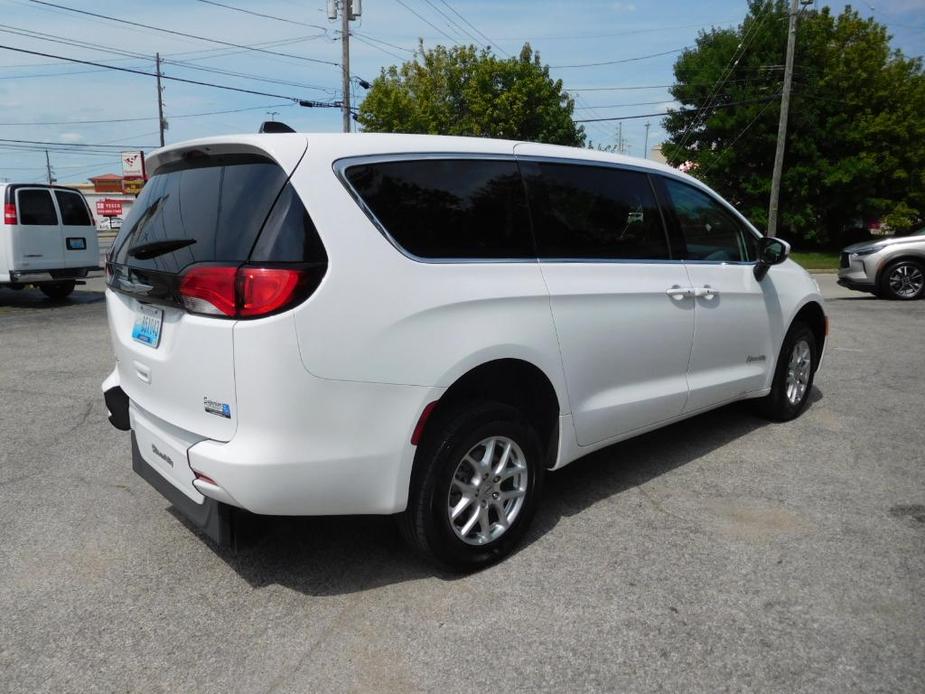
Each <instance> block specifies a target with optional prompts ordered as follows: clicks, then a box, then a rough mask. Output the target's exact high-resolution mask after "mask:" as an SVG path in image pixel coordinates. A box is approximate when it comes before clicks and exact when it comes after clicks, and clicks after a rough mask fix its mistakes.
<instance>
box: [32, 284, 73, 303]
mask: <svg viewBox="0 0 925 694" xmlns="http://www.w3.org/2000/svg"><path fill="white" fill-rule="evenodd" d="M76 286H77V282H75V281H74V280H68V281H64V282H53V283H51V284H40V285H39V289H41V290H42V294H44V295H45V296H47V297H48V298H49V299H51V300H52V301H61V300H62V299H66V298H67V297H69V296H70V295H71V292H73V291H74V287H76Z"/></svg>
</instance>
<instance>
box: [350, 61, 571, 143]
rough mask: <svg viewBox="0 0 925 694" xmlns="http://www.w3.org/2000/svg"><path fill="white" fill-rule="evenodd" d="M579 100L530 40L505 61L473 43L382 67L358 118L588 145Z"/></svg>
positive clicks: (377, 126) (385, 126)
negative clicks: (578, 119) (575, 116)
mask: <svg viewBox="0 0 925 694" xmlns="http://www.w3.org/2000/svg"><path fill="white" fill-rule="evenodd" d="M574 106H575V104H574V101H573V99H572V98H571V97H570V96H569V95H568V93H567V92H565V91H564V90H563V88H562V80H554V79H552V78H551V77H550V76H549V67H548V66H545V65H543V64H542V63H541V62H540V56H539V53H534V52H533V50H532V49H531V48H530V45H529V44H525V45H524V47H523V49H522V50H521V52H520V55H519V56H517V57H512V58H507V59H501V58H498V57H497V56H495V55H494V54H492V53H491V52H490V51H488V50H482V51H478V50H477V49H476V48H475V46H457V47H454V48H445V47H444V46H437V47H436V48H434V49H431V50H425V49H424V47H423V45H422V46H421V47H420V48H419V49H418V52H417V53H416V54H415V57H414V59H413V60H411V61H409V62H406V63H404V64H403V65H401V66H400V67H396V66H391V67H389V68H388V69H383V70H382V73H381V74H380V75H379V77H377V78H376V79H375V80H374V81H373V84H372V86H371V87H370V89H369V92H368V93H367V95H366V98H365V99H364V100H363V103H362V104H361V105H360V109H359V115H358V117H357V120H358V121H359V123H360V125H361V126H362V127H363V129H364V130H366V131H368V132H396V133H429V134H438V135H474V136H480V137H495V138H510V139H515V140H531V141H535V142H547V143H553V144H560V145H581V144H583V143H584V140H585V134H584V129H583V128H582V127H580V126H576V124H575V123H574V122H573V121H572V111H573V109H574Z"/></svg>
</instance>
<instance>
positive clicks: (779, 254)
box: [755, 236, 790, 282]
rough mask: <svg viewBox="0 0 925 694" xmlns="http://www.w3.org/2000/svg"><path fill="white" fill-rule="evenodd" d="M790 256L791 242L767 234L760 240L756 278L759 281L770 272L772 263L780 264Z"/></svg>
mask: <svg viewBox="0 0 925 694" xmlns="http://www.w3.org/2000/svg"><path fill="white" fill-rule="evenodd" d="M789 257H790V244H789V243H787V242H786V241H782V240H781V239H776V238H774V237H773V236H765V237H764V238H762V239H761V240H760V241H759V242H758V262H757V263H755V279H756V280H758V281H759V282H760V281H761V280H763V279H764V276H765V275H767V274H768V270H769V269H770V267H771V266H772V265H780V264H781V263H782V262H784V261H785V260H787V258H789Z"/></svg>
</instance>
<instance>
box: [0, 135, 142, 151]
mask: <svg viewBox="0 0 925 694" xmlns="http://www.w3.org/2000/svg"><path fill="white" fill-rule="evenodd" d="M0 142H9V143H11V144H19V145H22V144H27V145H42V146H43V147H48V146H49V145H51V146H54V145H62V144H63V145H66V146H67V147H76V148H80V147H89V148H91V149H103V148H106V147H113V148H116V149H118V148H119V147H128V148H130V149H148V148H150V147H151V145H127V144H124V143H118V144H111V143H108V142H104V143H98V144H91V143H89V142H87V143H84V142H67V143H61V142H48V141H47V140H11V139H7V138H4V137H0Z"/></svg>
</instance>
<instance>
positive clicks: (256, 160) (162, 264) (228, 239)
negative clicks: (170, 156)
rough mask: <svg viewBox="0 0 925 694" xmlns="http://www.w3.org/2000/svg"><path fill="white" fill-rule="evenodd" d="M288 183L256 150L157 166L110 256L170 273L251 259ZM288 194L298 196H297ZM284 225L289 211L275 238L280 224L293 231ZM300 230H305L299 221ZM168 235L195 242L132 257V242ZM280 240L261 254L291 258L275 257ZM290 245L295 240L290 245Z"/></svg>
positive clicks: (136, 265)
mask: <svg viewBox="0 0 925 694" xmlns="http://www.w3.org/2000/svg"><path fill="white" fill-rule="evenodd" d="M285 185H286V173H285V171H283V170H282V169H281V168H280V167H279V166H278V165H277V164H276V163H275V162H272V161H270V160H268V159H264V158H262V157H257V156H251V155H226V156H216V157H202V158H201V159H199V160H195V161H193V162H184V163H181V164H178V165H175V166H173V167H171V168H162V169H159V170H158V172H157V174H156V175H155V176H153V177H152V178H151V179H150V180H149V181H148V182H147V183H146V184H145V187H144V188H143V189H142V191H141V195H140V196H139V197H138V199H137V200H136V201H135V204H134V205H133V206H132V209H131V211H130V212H129V213H128V215H127V216H126V218H125V221H124V223H123V224H122V229H121V231H120V232H119V236H118V237H117V239H116V242H115V244H114V246H113V248H114V251H113V260H114V261H115V262H116V263H128V264H130V265H132V266H133V267H142V268H149V269H155V270H164V271H167V272H178V271H179V270H182V269H183V268H184V267H186V266H187V265H190V264H192V263H198V262H240V261H244V260H247V259H248V258H249V257H250V255H251V250H252V249H253V248H254V245H255V243H256V241H257V236H258V234H259V233H260V229H261V227H262V226H263V224H264V220H266V219H267V216H268V215H269V213H270V210H271V208H272V207H273V203H274V201H275V200H276V198H277V196H279V195H280V192H281V191H282V189H283V187H284V186H285ZM286 199H287V200H288V201H289V202H290V203H292V202H293V200H295V201H296V202H297V198H293V197H287V198H286ZM299 207H300V208H301V203H299ZM302 212H304V209H302ZM297 216H298V215H297ZM286 223H287V220H286V215H282V219H277V220H276V226H275V228H276V232H277V236H279V234H280V229H281V228H287V229H291V227H289V226H286ZM297 231H298V232H299V233H303V234H304V233H308V232H306V231H305V229H303V228H301V227H300V228H298V229H297ZM310 232H311V233H314V229H313V228H312V229H311V230H310ZM168 239H169V240H174V239H192V240H195V243H193V244H191V245H189V246H186V247H185V248H182V249H180V250H177V251H174V252H171V253H165V254H163V255H159V256H157V257H155V258H151V259H147V260H139V259H138V258H134V257H131V256H130V255H129V251H130V250H131V249H132V248H133V247H136V246H139V245H141V244H147V243H150V242H153V241H163V240H168ZM281 243H282V242H281V241H280V240H279V239H278V238H277V240H276V241H274V242H268V246H267V247H266V248H265V250H264V255H267V256H273V259H280V260H282V259H288V258H282V257H278V249H279V248H281V245H280V244H281ZM294 243H295V242H294ZM296 245H297V243H296ZM291 249H292V246H291V245H290V246H288V247H286V248H285V250H287V251H288V250H291ZM274 254H275V255H274ZM298 259H299V258H293V260H298Z"/></svg>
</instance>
